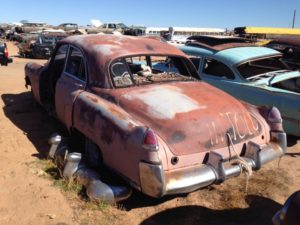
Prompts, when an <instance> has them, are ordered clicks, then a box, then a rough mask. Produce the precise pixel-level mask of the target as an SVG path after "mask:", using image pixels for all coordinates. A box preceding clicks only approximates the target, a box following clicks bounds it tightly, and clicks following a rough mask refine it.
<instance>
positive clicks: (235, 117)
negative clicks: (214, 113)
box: [206, 111, 259, 146]
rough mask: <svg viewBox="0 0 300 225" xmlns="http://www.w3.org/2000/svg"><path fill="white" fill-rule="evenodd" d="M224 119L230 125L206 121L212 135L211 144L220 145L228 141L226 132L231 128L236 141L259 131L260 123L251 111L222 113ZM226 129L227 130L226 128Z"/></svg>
mask: <svg viewBox="0 0 300 225" xmlns="http://www.w3.org/2000/svg"><path fill="white" fill-rule="evenodd" d="M219 115H220V117H221V118H222V119H225V120H226V121H227V122H228V125H229V127H227V128H224V123H222V124H221V123H217V122H216V121H211V122H208V123H206V127H207V129H208V132H209V135H210V143H211V146H214V145H218V144H221V143H224V142H225V141H227V138H226V133H227V132H229V130H230V133H229V134H230V135H231V138H232V140H233V141H234V142H236V141H238V140H243V139H246V138H247V137H249V136H253V135H254V134H256V133H258V132H259V124H258V122H257V121H256V120H255V118H254V116H252V115H251V114H250V113H249V112H247V111H243V112H242V113H232V112H226V113H220V114H219ZM225 129H226V130H225Z"/></svg>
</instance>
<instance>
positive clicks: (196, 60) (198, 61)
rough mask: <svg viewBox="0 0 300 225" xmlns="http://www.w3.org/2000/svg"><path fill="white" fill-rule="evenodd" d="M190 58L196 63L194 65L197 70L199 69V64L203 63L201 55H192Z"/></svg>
mask: <svg viewBox="0 0 300 225" xmlns="http://www.w3.org/2000/svg"><path fill="white" fill-rule="evenodd" d="M189 58H190V60H191V61H192V63H193V64H194V66H195V67H196V69H197V71H199V66H200V64H201V57H197V56H191V55H190V56H189Z"/></svg>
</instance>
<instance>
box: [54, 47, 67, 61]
mask: <svg viewBox="0 0 300 225" xmlns="http://www.w3.org/2000/svg"><path fill="white" fill-rule="evenodd" d="M67 51H68V45H62V46H60V47H59V49H58V50H57V52H56V55H55V57H54V61H59V60H62V61H65V58H66V56H67Z"/></svg>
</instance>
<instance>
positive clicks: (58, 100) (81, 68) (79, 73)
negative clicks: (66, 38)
mask: <svg viewBox="0 0 300 225" xmlns="http://www.w3.org/2000/svg"><path fill="white" fill-rule="evenodd" d="M86 81H87V72H86V60H85V58H84V55H83V53H82V51H81V50H80V49H78V48H76V47H75V46H70V48H69V51H68V57H67V62H66V66H65V69H64V72H63V74H62V76H61V77H60V78H59V80H58V81H57V85H56V92H55V106H56V113H57V117H58V118H59V120H61V121H62V122H63V123H65V125H66V126H67V127H68V128H70V127H71V125H72V110H73V103H74V102H75V99H76V97H77V96H78V95H79V94H80V93H81V92H82V91H83V90H84V89H85V86H86Z"/></svg>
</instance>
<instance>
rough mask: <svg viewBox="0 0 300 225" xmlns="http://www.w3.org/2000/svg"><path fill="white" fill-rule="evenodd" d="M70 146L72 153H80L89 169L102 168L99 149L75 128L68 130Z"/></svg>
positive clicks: (101, 156) (101, 157)
mask: <svg viewBox="0 0 300 225" xmlns="http://www.w3.org/2000/svg"><path fill="white" fill-rule="evenodd" d="M70 137H71V141H70V145H71V149H72V151H76V152H81V153H82V154H84V155H85V159H86V160H87V162H88V163H89V165H90V166H91V167H94V168H101V167H102V166H103V155H102V151H101V148H100V147H99V146H98V145H97V144H96V143H95V142H94V141H92V140H91V139H89V138H88V137H86V136H85V135H84V134H83V133H81V132H80V131H79V130H77V129H76V128H73V127H72V128H71V129H70Z"/></svg>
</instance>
